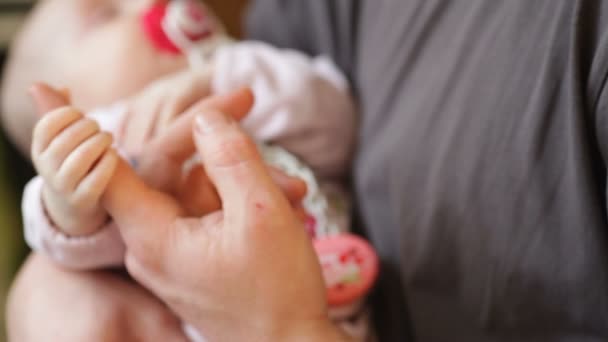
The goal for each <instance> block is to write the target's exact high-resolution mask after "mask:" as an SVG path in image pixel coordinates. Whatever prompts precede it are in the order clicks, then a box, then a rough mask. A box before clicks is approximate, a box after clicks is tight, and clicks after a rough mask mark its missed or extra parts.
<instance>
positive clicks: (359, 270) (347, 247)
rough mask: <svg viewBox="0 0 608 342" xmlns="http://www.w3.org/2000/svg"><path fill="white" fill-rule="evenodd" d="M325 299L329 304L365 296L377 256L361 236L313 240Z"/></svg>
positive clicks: (372, 280) (333, 304)
mask: <svg viewBox="0 0 608 342" xmlns="http://www.w3.org/2000/svg"><path fill="white" fill-rule="evenodd" d="M314 248H315V250H316V252H317V256H318V257H319V261H320V263H321V268H322V271H323V277H324V279H325V284H326V287H327V301H328V303H329V305H331V306H339V305H346V304H350V303H352V302H354V301H356V300H358V299H360V298H362V297H363V296H365V295H366V294H367V293H368V291H369V290H370V288H371V287H372V285H373V284H374V282H375V281H376V278H377V276H378V267H379V266H378V256H377V255H376V253H375V252H374V250H373V248H372V247H371V245H370V244H369V243H368V242H367V241H365V240H364V239H362V238H360V237H358V236H355V235H352V234H339V235H335V236H329V237H323V238H320V239H316V240H314Z"/></svg>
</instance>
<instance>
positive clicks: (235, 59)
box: [212, 42, 356, 178]
mask: <svg viewBox="0 0 608 342" xmlns="http://www.w3.org/2000/svg"><path fill="white" fill-rule="evenodd" d="M213 68H214V69H213V70H214V71H213V77H212V89H213V92H214V93H224V92H227V91H230V90H233V89H235V88H238V87H241V86H249V87H251V88H252V90H253V92H254V93H255V96H256V103H255V106H254V108H253V110H252V112H251V113H250V115H249V116H247V118H246V119H245V120H244V122H243V125H244V127H245V128H246V129H247V130H248V131H249V132H250V133H251V134H252V135H253V136H254V137H255V138H256V139H258V140H260V141H264V142H269V143H272V144H276V145H279V146H281V147H283V148H285V149H287V150H288V151H290V152H291V153H293V154H295V155H297V156H298V157H299V158H300V159H302V160H303V161H304V162H305V163H306V164H308V165H309V166H310V167H312V169H314V170H315V172H316V174H317V175H318V176H319V177H321V178H327V177H339V176H342V175H343V173H344V172H345V170H346V168H347V165H348V162H349V161H350V157H351V150H352V148H353V145H354V144H353V141H354V138H355V124H356V117H355V104H354V102H353V99H352V97H351V95H350V89H349V85H348V82H347V80H346V79H345V78H344V77H343V76H342V74H341V73H340V72H339V70H338V68H337V67H336V66H334V64H333V63H332V62H331V61H330V60H328V59H327V58H324V57H318V58H310V57H308V56H306V55H304V54H302V53H300V52H296V51H292V50H282V49H278V48H275V47H272V46H270V45H268V44H264V43H259V42H240V43H236V44H231V45H228V46H226V47H221V48H220V49H218V51H217V52H216V53H215V55H214V58H213Z"/></svg>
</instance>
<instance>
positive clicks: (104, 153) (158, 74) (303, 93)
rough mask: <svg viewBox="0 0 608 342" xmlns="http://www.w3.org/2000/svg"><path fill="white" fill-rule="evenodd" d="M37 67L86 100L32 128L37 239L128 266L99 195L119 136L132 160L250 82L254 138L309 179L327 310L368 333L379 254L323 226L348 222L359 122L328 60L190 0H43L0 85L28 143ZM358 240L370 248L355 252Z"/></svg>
mask: <svg viewBox="0 0 608 342" xmlns="http://www.w3.org/2000/svg"><path fill="white" fill-rule="evenodd" d="M51 43H52V48H51V47H50V46H49V45H50V44H51ZM43 44H46V46H42V45H43ZM43 54H44V58H42V57H40V56H42V55H43ZM28 69H29V70H28ZM36 80H43V81H47V82H50V83H55V84H57V83H60V84H63V85H65V86H67V87H68V88H69V89H70V91H71V93H70V94H69V96H70V97H71V100H72V102H73V103H74V104H75V106H76V107H79V108H83V109H85V112H86V113H87V114H86V115H85V116H84V117H83V116H82V115H80V114H79V113H77V112H75V111H69V110H64V111H59V112H52V113H50V114H49V116H48V117H45V118H44V119H43V120H40V122H39V123H38V124H37V125H36V127H35V129H34V130H33V131H34V134H33V137H32V147H31V151H32V159H33V161H34V165H35V167H36V169H37V171H38V172H39V174H40V176H38V177H37V178H35V179H34V180H32V181H31V182H30V184H28V186H27V187H26V190H25V193H24V201H23V214H24V219H25V220H24V221H25V235H26V240H27V241H28V243H29V244H30V246H31V247H32V249H34V250H35V251H37V252H40V253H42V254H44V255H46V256H48V257H49V258H51V259H52V260H53V261H55V262H57V263H58V264H60V265H62V266H64V267H67V268H71V269H75V270H86V269H96V268H109V267H119V266H122V265H123V262H124V253H125V246H124V244H123V243H122V240H121V237H120V234H119V233H118V229H117V228H116V227H115V226H114V224H113V222H112V221H111V220H110V218H109V217H108V215H107V213H106V212H105V211H104V210H103V209H102V207H101V206H100V204H99V198H100V197H101V195H102V194H103V191H104V188H105V185H106V184H107V182H108V181H109V178H110V177H111V175H112V173H113V167H114V165H115V161H114V158H115V155H114V154H113V152H112V151H113V148H112V146H115V147H116V148H117V149H118V150H119V151H120V154H121V155H122V156H123V157H124V158H125V159H127V160H129V161H130V162H131V164H132V165H133V166H134V168H136V169H137V167H138V156H139V153H140V151H141V148H142V146H144V144H145V143H146V141H148V140H149V139H151V138H153V137H154V136H156V135H158V134H160V133H161V132H162V130H163V129H164V128H165V127H167V126H168V125H170V124H171V122H172V121H173V120H174V119H175V118H176V117H177V116H178V115H180V114H181V113H182V112H184V111H186V110H187V109H188V108H189V107H190V106H191V105H193V104H194V103H195V102H197V101H198V100H200V99H201V98H204V97H206V96H208V95H210V94H221V93H225V92H229V91H231V90H234V89H236V88H239V87H243V86H248V87H250V88H251V89H252V91H253V92H254V94H255V97H256V103H255V106H254V108H253V110H252V112H251V113H250V115H249V116H248V117H247V118H246V119H245V120H244V121H243V122H242V125H243V127H244V128H245V129H246V130H247V131H248V132H249V133H250V134H251V135H252V136H253V137H254V138H255V139H256V140H258V141H260V142H264V143H267V144H271V145H272V146H273V147H270V146H268V145H266V144H261V145H260V146H261V152H262V154H263V156H264V157H265V159H266V160H267V162H268V163H269V164H271V165H273V166H276V167H278V168H280V169H282V170H284V171H285V172H287V173H289V174H292V175H295V176H298V177H300V178H302V179H303V180H305V181H306V183H307V186H308V194H307V196H306V198H305V199H304V200H303V207H304V209H305V212H306V215H307V216H306V217H305V221H306V225H307V228H309V230H310V232H311V235H312V236H313V237H315V238H318V239H319V241H321V240H322V241H321V242H319V243H318V244H316V247H318V248H317V250H318V252H319V255H320V260H321V263H322V265H323V268H324V272H325V277H326V281H327V283H328V300H329V301H330V304H333V309H332V317H333V318H335V319H336V320H337V321H340V322H341V326H343V327H344V328H345V329H346V330H347V332H349V333H350V334H352V335H353V336H355V337H357V338H359V339H365V338H367V337H368V330H367V318H366V315H365V313H364V312H363V311H364V310H362V309H361V305H360V304H361V302H362V300H361V299H362V297H363V296H364V295H365V293H366V291H367V290H368V289H369V286H370V285H371V282H373V278H374V277H375V269H374V268H375V259H374V256H373V255H370V254H369V253H368V252H369V251H368V250H366V249H365V248H364V247H361V248H359V247H360V244H359V243H358V242H352V241H351V240H350V239H344V240H340V239H339V238H336V236H332V237H330V238H328V239H321V238H324V237H327V236H329V235H335V234H336V233H339V232H341V231H344V230H346V229H347V227H348V220H347V217H348V216H347V214H348V210H347V209H346V206H345V204H346V203H347V201H346V200H345V197H344V195H343V194H342V192H341V191H340V186H339V182H338V181H339V180H340V179H341V178H342V177H343V176H344V175H345V173H346V171H347V168H348V162H349V156H350V151H351V148H352V146H353V139H354V127H355V106H354V104H353V102H352V99H351V96H350V94H349V89H348V84H347V82H346V80H345V79H344V77H343V76H342V75H341V74H340V72H339V71H338V70H337V68H336V67H335V66H334V65H333V64H332V63H331V62H330V61H329V60H327V59H326V58H323V57H318V58H309V57H307V56H305V55H303V54H301V53H298V52H295V51H288V50H279V49H276V48H274V47H271V46H269V45H266V44H263V43H259V42H235V41H233V40H232V39H231V38H229V37H228V36H227V34H226V33H225V30H224V29H223V28H222V25H221V23H220V22H219V20H218V19H217V18H216V17H215V16H214V15H213V14H212V12H211V11H210V10H209V9H208V8H206V7H205V6H204V5H203V4H202V3H200V2H198V1H196V0H172V1H152V0H132V1H123V0H45V1H42V3H41V4H40V5H39V6H38V7H37V9H36V10H35V12H34V13H33V14H32V16H31V18H30V20H29V22H28V25H26V28H25V30H24V31H23V33H22V34H21V36H20V38H19V39H18V40H17V42H16V45H15V46H14V51H13V55H12V58H11V60H10V62H9V68H8V72H7V77H6V79H5V82H4V87H3V88H4V97H3V100H4V101H3V102H4V105H5V107H6V108H5V110H4V115H5V122H6V127H7V128H8V129H9V133H10V134H11V135H12V136H13V138H14V139H15V140H16V141H17V143H18V144H20V145H21V146H26V145H28V139H27V138H24V137H29V132H28V131H29V130H31V126H32V125H33V122H34V120H33V118H32V117H31V116H28V115H21V116H16V115H15V114H16V112H14V111H21V112H22V113H28V114H29V113H31V112H32V111H31V110H29V109H28V108H27V107H26V105H25V104H24V103H25V102H24V101H19V100H18V99H21V98H22V97H21V96H19V95H17V94H16V93H15V92H17V91H20V90H15V89H23V88H24V87H25V86H26V85H27V84H28V83H33V81H36ZM66 96H68V95H67V94H66ZM106 132H107V133H106ZM279 146H280V147H279ZM285 150H287V151H289V152H290V153H287V152H285ZM295 156H297V157H295ZM300 161H302V162H303V163H302V162H300ZM196 163H197V161H196V160H192V161H191V162H189V163H187V164H186V165H184V168H183V169H184V170H183V171H184V173H188V172H190V171H191V170H193V168H194V167H193V165H196ZM309 167H310V169H309ZM313 173H314V176H313ZM317 179H319V182H317ZM328 241H329V242H328ZM345 241H346V242H345ZM341 243H344V244H342V245H341ZM345 246H346V247H345ZM328 251H329V252H328ZM358 251H360V252H361V253H363V254H362V255H364V256H367V257H368V258H369V259H374V260H372V261H370V260H363V261H361V260H360V259H361V258H360V255H356V253H357V252H358ZM370 270H371V271H370ZM361 275H364V276H363V278H365V279H364V280H365V281H359V279H358V277H360V276H361ZM358 283H361V284H363V285H362V286H359V287H358V288H357V286H353V284H358ZM353 289H354V290H353ZM353 317H355V319H353ZM188 333H189V335H190V337H191V339H192V340H200V339H202V337H201V336H200V333H201V332H196V331H191V330H188ZM202 333H203V334H204V332H202Z"/></svg>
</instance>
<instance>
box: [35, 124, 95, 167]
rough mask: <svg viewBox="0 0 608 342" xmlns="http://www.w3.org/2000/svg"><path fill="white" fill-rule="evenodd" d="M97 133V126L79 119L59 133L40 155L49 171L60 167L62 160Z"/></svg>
mask: <svg viewBox="0 0 608 342" xmlns="http://www.w3.org/2000/svg"><path fill="white" fill-rule="evenodd" d="M96 133H99V125H98V124H97V122H95V121H93V120H90V119H84V118H83V119H80V120H78V121H76V122H74V123H73V124H71V125H70V126H68V127H66V128H65V129H64V130H63V131H62V132H61V133H59V134H58V135H57V136H56V137H55V138H54V139H53V140H52V141H51V143H50V144H49V146H48V147H47V149H46V150H45V151H44V152H43V153H42V155H43V159H44V160H46V163H47V164H48V166H49V168H50V169H51V170H57V169H59V168H60V167H61V165H62V164H63V162H64V160H65V159H66V158H67V157H68V156H69V155H70V154H71V153H72V152H73V151H74V150H75V149H76V148H78V146H80V144H82V143H83V142H84V141H86V140H87V139H89V138H90V137H92V136H93V135H95V134H96Z"/></svg>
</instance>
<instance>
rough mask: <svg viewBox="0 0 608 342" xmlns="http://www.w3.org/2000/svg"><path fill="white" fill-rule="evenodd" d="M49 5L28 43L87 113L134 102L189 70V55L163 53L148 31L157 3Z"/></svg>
mask: <svg viewBox="0 0 608 342" xmlns="http://www.w3.org/2000/svg"><path fill="white" fill-rule="evenodd" d="M44 1H45V3H43V4H42V5H41V8H39V10H38V11H37V13H35V14H34V17H33V18H32V22H31V23H30V26H31V27H30V31H32V32H34V34H32V35H30V37H28V38H30V39H33V40H34V42H36V43H38V44H39V46H38V49H39V50H40V53H43V54H49V59H48V62H49V63H50V67H52V68H53V70H52V71H51V73H52V74H53V75H54V76H53V78H56V81H55V83H56V84H57V85H60V86H64V87H68V88H69V89H70V90H71V92H72V98H73V100H74V104H75V105H77V106H78V107H80V108H82V109H85V110H88V109H91V108H94V107H97V106H103V105H107V104H110V103H112V102H114V101H117V100H120V99H123V98H125V97H128V96H130V95H132V94H134V93H136V92H137V91H138V90H141V89H143V87H145V86H146V85H147V84H148V83H150V82H151V81H153V80H155V79H157V78H159V77H161V76H164V75H166V74H169V73H173V72H176V71H178V70H181V69H183V68H185V67H186V66H187V61H186V59H185V58H184V57H183V56H179V55H173V54H167V53H163V52H160V51H158V50H157V49H156V48H155V47H154V46H153V44H152V43H151V42H150V41H149V40H148V39H147V38H146V35H145V33H144V31H143V30H142V26H141V22H140V20H141V19H140V18H141V15H142V12H143V11H145V10H146V9H147V8H148V7H149V6H151V5H152V4H153V3H155V2H156V1H157V0H44ZM36 32H37V33H36ZM44 37H45V38H44Z"/></svg>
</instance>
